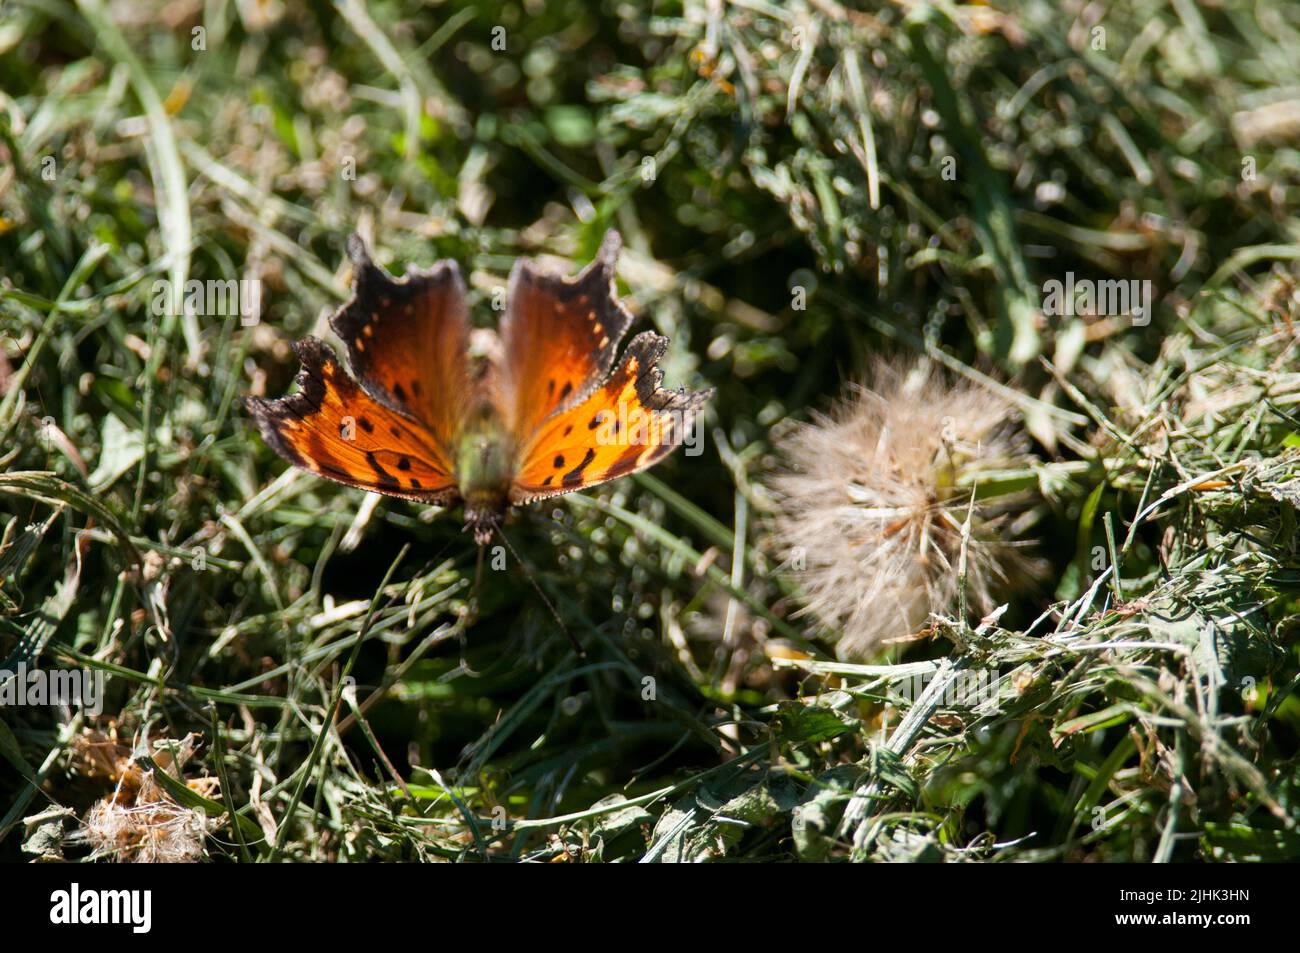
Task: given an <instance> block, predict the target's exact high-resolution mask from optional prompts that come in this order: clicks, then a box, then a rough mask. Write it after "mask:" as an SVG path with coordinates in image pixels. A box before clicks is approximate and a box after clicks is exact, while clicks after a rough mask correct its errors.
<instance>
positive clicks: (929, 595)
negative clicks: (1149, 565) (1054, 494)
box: [772, 360, 1037, 657]
mask: <svg viewBox="0 0 1300 953" xmlns="http://www.w3.org/2000/svg"><path fill="white" fill-rule="evenodd" d="M779 449H780V450H781V451H782V454H783V456H784V458H785V461H786V469H785V470H784V471H783V472H782V473H780V474H778V475H777V476H776V477H775V478H774V479H773V481H772V489H773V491H774V494H775V496H776V499H777V503H778V510H777V515H776V517H775V519H774V524H773V529H774V536H775V539H776V541H777V544H778V546H779V547H780V549H781V553H780V555H781V558H782V559H783V561H784V562H785V563H786V564H787V566H789V567H790V568H791V570H792V575H793V577H794V579H795V581H796V583H797V585H798V587H799V590H800V592H801V595H802V599H803V601H804V606H805V609H804V611H805V612H806V613H808V614H810V615H811V616H813V617H814V618H815V619H816V620H818V622H819V624H820V627H821V628H822V630H823V631H822V634H823V635H830V636H833V637H836V638H837V640H838V641H837V647H838V651H839V653H840V654H841V655H842V656H845V657H861V656H865V655H869V654H871V653H873V652H874V651H877V650H878V649H880V648H881V647H883V646H885V645H887V644H890V643H892V642H895V641H899V640H904V639H907V638H908V637H910V636H912V635H913V634H915V633H916V632H917V631H918V630H920V629H921V628H922V627H923V626H924V624H925V622H926V620H927V618H928V617H929V616H930V614H931V613H935V612H945V613H948V612H952V611H953V610H954V609H955V608H956V606H957V595H958V570H959V562H960V558H961V546H962V527H963V524H964V523H965V521H966V518H967V514H968V511H969V513H970V520H971V533H970V542H969V544H968V545H967V550H966V553H967V557H966V562H967V564H966V597H967V602H968V605H969V607H970V609H971V610H972V611H975V612H980V613H984V612H988V611H989V610H991V609H992V608H993V607H994V605H995V603H994V598H993V597H994V594H995V593H1000V592H1001V591H1003V590H1005V589H1006V588H1007V587H1008V584H1010V583H1012V582H1013V581H1017V580H1022V579H1025V578H1026V577H1029V576H1032V575H1033V574H1034V571H1035V569H1036V568H1037V566H1036V563H1035V561H1034V560H1032V559H1030V558H1029V557H1027V556H1026V555H1025V554H1024V552H1023V544H1022V543H1020V542H1017V541H1015V540H1009V539H1007V538H1006V531H1007V528H1008V524H1009V522H1010V517H1011V516H1012V515H1013V514H1014V512H1015V511H1016V510H1017V509H1018V508H1023V506H1024V503H1025V498H1024V496H1023V495H1019V496H1018V497H1011V496H999V497H996V498H993V499H986V500H981V501H976V502H974V503H973V504H972V500H971V487H972V485H973V482H974V478H975V477H977V476H978V474H979V472H980V471H987V470H1001V469H1009V468H1013V467H1015V466H1023V465H1024V464H1025V462H1026V461H1027V452H1028V440H1027V438H1026V437H1025V436H1024V434H1023V432H1022V431H1021V430H1020V429H1019V428H1018V427H1017V426H1016V425H1015V421H1014V414H1013V409H1012V407H1011V406H1010V405H1009V404H1008V403H1007V402H1006V401H1005V400H1003V399H1002V398H1001V397H999V396H998V395H996V394H994V393H993V392H991V391H989V390H987V389H985V388H982V387H978V386H976V385H974V384H970V383H966V382H960V383H956V384H949V383H946V382H945V381H944V380H943V378H942V377H940V375H939V374H938V373H937V372H936V371H935V370H934V369H933V368H931V367H930V366H928V365H923V364H917V363H911V362H908V363H899V362H894V363H890V362H886V361H883V360H880V361H877V362H876V363H875V364H874V365H873V367H872V369H871V372H870V373H869V374H868V375H867V378H866V380H865V382H864V383H862V384H855V385H852V386H850V387H849V389H848V391H847V392H846V394H845V396H844V397H843V398H842V399H841V401H840V402H839V403H838V404H837V405H836V406H835V407H834V408H833V409H832V410H831V412H830V413H829V414H828V415H817V416H816V417H815V418H814V419H813V420H812V422H810V423H807V424H803V425H801V426H798V427H796V428H794V429H793V431H791V432H790V433H789V434H788V435H787V436H786V437H785V438H784V439H783V440H781V441H780V447H779Z"/></svg>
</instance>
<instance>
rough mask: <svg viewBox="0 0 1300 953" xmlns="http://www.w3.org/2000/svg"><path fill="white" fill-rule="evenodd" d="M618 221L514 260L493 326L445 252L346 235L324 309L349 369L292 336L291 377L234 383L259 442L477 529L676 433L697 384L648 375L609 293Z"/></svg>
mask: <svg viewBox="0 0 1300 953" xmlns="http://www.w3.org/2000/svg"><path fill="white" fill-rule="evenodd" d="M618 248H619V240H618V236H617V234H616V233H614V232H610V233H609V235H607V236H606V240H605V242H604V243H603V244H602V246H601V250H600V253H599V254H598V255H597V257H596V260H595V261H593V262H592V264H591V265H590V266H588V267H587V268H586V269H584V270H583V271H582V272H581V273H580V274H578V275H577V276H576V277H574V278H562V277H559V276H556V275H552V274H549V273H547V272H544V271H541V270H539V269H537V268H535V267H534V266H532V265H530V264H527V263H522V262H521V263H519V264H517V265H516V266H515V269H514V271H513V272H512V274H511V279H510V286H509V291H508V294H507V310H506V315H505V318H504V320H503V321H502V326H501V330H500V333H499V334H498V333H495V332H492V331H489V330H486V329H485V330H481V331H474V332H473V336H474V337H475V338H476V343H478V344H479V345H480V346H479V347H477V348H474V349H473V350H477V351H478V352H479V353H478V354H476V355H475V356H473V357H471V354H470V352H471V350H472V348H471V328H470V324H469V318H468V309H467V306H466V303H465V289H464V284H463V283H462V282H461V279H460V273H459V271H458V269H457V268H456V265H455V263H454V262H439V263H437V264H436V265H434V266H433V267H432V268H430V269H427V270H414V269H408V271H407V274H406V276H405V277H404V278H402V279H400V280H395V279H393V278H392V277H391V276H389V275H388V273H387V272H386V271H384V270H383V269H382V268H380V267H378V266H377V265H375V264H374V263H373V262H372V261H371V260H370V257H369V255H368V254H367V253H366V250H365V247H364V245H362V244H361V242H360V240H359V239H357V238H356V237H355V236H353V239H351V240H350V241H349V244H348V251H349V254H350V256H351V257H352V259H353V262H354V268H355V270H354V280H353V297H352V300H351V301H349V302H348V303H347V304H346V305H344V306H343V307H342V308H341V309H339V311H338V312H336V313H335V314H334V315H333V316H332V317H331V319H330V325H331V327H332V328H333V329H334V331H335V333H337V334H338V336H339V337H340V338H341V339H342V340H343V342H344V344H345V345H346V347H347V350H348V356H349V362H350V364H351V366H352V374H353V375H355V379H354V378H353V376H351V375H349V374H348V373H347V372H346V371H344V370H343V368H342V367H341V366H340V365H339V362H338V359H337V358H336V357H335V355H334V352H333V351H332V350H331V349H330V348H329V347H328V346H326V345H325V344H324V343H322V342H321V341H319V340H317V339H315V338H306V339H304V340H302V341H299V342H298V343H297V344H296V345H295V349H296V351H297V353H298V356H299V359H300V360H301V362H302V370H301V372H300V373H299V376H298V384H299V390H298V392H297V393H294V394H291V395H290V396H288V397H283V398H279V399H264V398H248V399H246V400H245V406H246V407H247V408H248V410H249V412H250V413H251V414H252V416H253V418H254V420H255V421H256V422H257V425H258V427H259V429H260V430H261V432H262V434H263V437H264V438H265V439H266V441H267V443H268V444H269V445H270V446H271V447H272V448H273V449H274V450H276V452H277V453H279V454H280V455H281V456H283V457H284V458H285V459H286V460H288V461H289V462H290V463H292V464H294V465H296V466H299V467H302V468H303V469H306V470H310V471H311V472H313V473H317V474H319V475H321V476H324V477H326V478H328V479H331V480H334V481H336V482H338V483H343V484H345V485H348V486H355V487H360V488H362V489H366V490H370V491H373V492H377V493H383V494H387V495H390V496H397V497H402V498H406V499H415V500H422V501H425V502H429V503H435V504H438V505H442V506H449V505H453V504H455V503H458V502H460V503H463V504H464V510H465V521H466V528H467V529H471V530H473V532H474V536H475V539H476V541H478V542H479V543H480V544H481V543H485V542H487V540H488V539H490V537H491V533H492V531H493V528H494V527H495V526H497V525H498V524H499V522H500V520H501V518H502V517H503V516H504V514H505V512H506V511H507V510H508V509H509V507H510V506H514V505H519V504H522V503H527V502H530V501H532V500H538V499H544V498H546V497H550V496H555V495H558V494H561V493H569V492H572V491H575V490H581V489H585V488H587V487H591V486H596V485H598V484H600V483H604V482H607V481H609V480H613V479H616V478H617V477H620V476H624V475H626V474H628V473H634V472H636V471H638V470H643V469H645V468H647V467H649V466H653V465H654V464H655V463H657V462H659V460H661V459H663V457H665V456H667V454H668V453H670V452H671V451H672V450H673V449H674V448H676V447H677V446H679V445H681V444H682V443H683V442H684V441H685V439H686V437H687V435H688V433H689V431H690V428H691V426H692V424H693V421H694V418H695V416H696V414H697V413H698V412H699V410H700V409H701V408H702V406H703V405H704V402H705V401H706V400H707V399H708V397H709V396H711V393H712V391H707V392H696V393H690V392H687V391H684V390H677V391H670V390H666V389H664V388H662V387H661V386H660V380H661V378H662V374H661V372H660V371H659V369H658V366H657V363H658V360H659V358H660V357H661V356H662V355H663V353H664V350H665V348H666V347H667V341H666V340H665V339H664V338H662V337H660V336H659V335H657V334H653V333H651V332H645V333H642V334H640V335H637V337H636V338H635V339H633V341H632V342H631V343H630V344H629V345H628V346H627V348H626V349H625V350H624V353H623V358H622V361H621V362H620V363H619V365H618V366H617V367H616V368H615V367H614V356H615V349H616V348H617V346H618V343H619V340H620V339H621V338H622V336H623V334H624V332H625V331H626V330H627V327H628V325H629V324H630V323H631V315H630V314H629V313H628V312H627V310H626V309H625V308H624V307H623V305H622V303H621V302H620V301H619V300H618V299H617V297H616V296H615V294H614V265H615V260H616V258H617V254H618Z"/></svg>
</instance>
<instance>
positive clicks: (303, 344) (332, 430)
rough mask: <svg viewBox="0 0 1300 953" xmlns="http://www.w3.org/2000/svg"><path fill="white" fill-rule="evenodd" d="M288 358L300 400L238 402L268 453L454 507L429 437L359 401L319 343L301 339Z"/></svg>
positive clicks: (358, 392) (441, 460) (335, 476)
mask: <svg viewBox="0 0 1300 953" xmlns="http://www.w3.org/2000/svg"><path fill="white" fill-rule="evenodd" d="M294 350H295V351H296V352H297V354H298V359H299V360H300V361H301V362H302V370H301V371H300V372H299V374H298V380H297V383H298V386H299V390H298V392H297V393H295V394H291V395H289V396H288V397H282V398H279V399H276V400H267V399H265V398H261V397H248V398H245V400H244V406H245V407H246V408H248V411H249V413H250V414H252V416H253V419H254V420H255V421H256V422H257V426H258V429H259V430H261V432H262V437H263V438H264V439H265V440H266V442H267V445H268V446H270V447H271V449H273V450H275V452H276V453H278V454H279V455H280V456H282V457H284V458H285V459H286V460H288V461H289V462H290V463H292V464H294V465H295V466H299V467H302V468H303V469H304V470H310V471H311V472H312V473H316V474H319V475H320V476H323V477H326V478H328V479H330V480H333V481H334V482H336V483H342V484H345V485H346V486H355V487H360V488H361V489H363V490H373V491H375V492H377V493H385V494H387V495H389V496H400V497H404V498H406V499H417V500H426V501H428V502H432V503H443V502H452V501H454V499H455V498H456V493H457V491H456V483H455V480H454V479H453V478H452V475H451V468H450V467H449V466H448V464H447V462H446V454H445V453H444V452H443V450H442V448H441V447H439V446H437V445H436V443H435V441H434V440H433V436H432V434H430V433H429V432H428V431H427V430H426V429H425V428H424V427H423V426H422V425H421V424H420V423H419V422H418V421H416V420H414V419H412V418H411V417H409V416H407V415H406V414H403V413H401V412H399V411H396V410H394V409H392V408H391V407H387V406H385V405H384V404H381V403H379V402H378V401H376V400H375V399H374V398H373V397H371V396H370V395H369V394H367V393H365V391H363V390H362V389H361V388H360V387H359V386H358V385H357V382H356V381H354V380H353V379H352V378H351V377H349V376H348V374H347V372H346V371H344V370H343V369H342V368H341V367H340V366H339V362H338V358H336V357H335V356H334V352H333V351H332V350H330V348H329V347H328V346H327V345H325V344H324V343H322V342H321V341H319V340H317V339H316V338H311V337H309V338H304V339H303V340H301V341H298V342H297V343H296V344H294Z"/></svg>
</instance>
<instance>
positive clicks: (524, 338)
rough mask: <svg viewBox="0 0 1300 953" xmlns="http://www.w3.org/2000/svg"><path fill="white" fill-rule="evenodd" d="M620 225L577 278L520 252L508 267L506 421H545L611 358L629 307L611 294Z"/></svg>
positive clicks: (522, 434) (569, 403)
mask: <svg viewBox="0 0 1300 953" xmlns="http://www.w3.org/2000/svg"><path fill="white" fill-rule="evenodd" d="M619 245H620V241H619V237H618V233H617V232H614V231H611V232H609V233H608V234H607V235H606V236H605V240H604V242H602V243H601V247H600V252H599V253H598V254H597V255H596V258H595V260H594V261H592V263H591V264H590V265H588V266H587V267H586V268H584V269H583V270H582V271H581V272H579V273H578V275H577V276H575V277H573V278H564V277H561V276H559V275H554V274H551V273H549V272H546V271H543V270H540V269H539V268H537V267H536V266H534V265H533V264H531V263H530V262H526V261H523V260H520V261H519V262H517V263H516V264H515V267H514V270H513V271H512V272H511V273H510V287H509V290H508V292H507V295H506V302H507V307H506V315H505V318H504V320H503V321H502V322H501V343H502V363H503V367H504V371H505V373H504V374H503V375H502V381H501V384H502V394H501V411H502V415H503V417H504V418H505V421H504V422H505V424H506V428H507V429H508V430H509V431H510V432H511V433H514V434H515V435H517V437H519V438H527V437H528V436H529V435H530V434H532V433H533V432H534V431H536V429H537V428H538V426H540V425H541V423H542V421H543V420H545V419H546V418H547V417H549V416H551V415H552V414H554V413H556V412H557V411H559V410H562V409H565V408H570V407H574V406H576V405H577V404H579V403H581V402H582V401H583V400H585V399H586V398H587V397H588V396H589V395H590V394H591V392H592V391H593V390H594V389H595V388H596V387H597V386H599V384H600V383H601V381H603V380H604V378H605V375H607V374H608V373H609V369H610V368H611V367H613V366H614V355H615V352H616V351H617V350H618V342H619V341H621V340H622V339H623V335H624V334H625V333H626V332H627V329H628V326H629V325H630V324H631V323H632V315H631V314H630V313H628V311H627V309H626V308H625V307H623V304H622V302H620V301H619V300H618V299H617V298H616V297H615V296H614V265H615V262H616V261H617V259H618V251H619Z"/></svg>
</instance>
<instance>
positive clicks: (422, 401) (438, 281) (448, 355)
mask: <svg viewBox="0 0 1300 953" xmlns="http://www.w3.org/2000/svg"><path fill="white" fill-rule="evenodd" d="M348 255H349V257H350V258H351V259H352V261H353V269H354V270H353V278H352V300H351V301H349V302H348V303H347V304H345V305H344V306H343V307H342V308H340V309H339V310H338V311H337V312H336V313H335V314H334V315H333V317H331V318H330V327H332V328H333V329H334V333H335V334H337V335H338V336H339V339H340V340H342V341H343V343H344V344H345V345H346V346H347V349H348V362H349V363H350V364H351V365H352V372H353V373H354V374H356V375H357V382H358V383H359V384H360V385H361V387H362V389H363V390H364V391H365V392H366V393H367V394H369V395H370V396H372V397H373V398H374V399H375V400H377V401H379V402H380V403H382V404H386V405H388V406H389V407H392V408H394V409H396V410H399V411H401V412H403V413H405V414H408V415H410V416H411V417H414V418H415V419H416V420H418V421H420V423H422V424H424V426H425V427H426V428H427V429H428V430H429V432H430V433H431V434H432V435H433V437H434V438H435V439H436V440H437V441H438V442H439V443H440V444H441V445H442V446H444V447H451V446H452V445H453V444H454V443H455V440H456V437H457V435H458V434H459V433H460V429H461V425H462V423H463V422H464V418H465V413H466V410H467V408H468V406H469V402H470V395H471V388H470V380H469V378H470V372H469V358H468V347H469V311H468V309H467V307H466V305H465V283H464V282H463V281H462V280H461V277H460V269H459V268H458V267H457V266H456V263H455V262H454V261H440V262H438V263H437V264H435V265H434V266H433V267H432V268H429V269H426V270H421V269H416V268H409V267H408V268H407V270H406V276H405V277H404V278H403V279H402V280H400V281H394V280H393V278H392V277H391V276H390V275H389V274H388V272H387V271H385V270H384V269H383V268H380V267H379V266H378V265H376V264H375V263H374V262H373V261H371V260H370V256H369V255H368V254H367V253H366V248H365V245H364V244H362V242H361V239H360V238H358V237H357V236H356V235H353V236H351V237H350V238H349V239H348Z"/></svg>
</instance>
